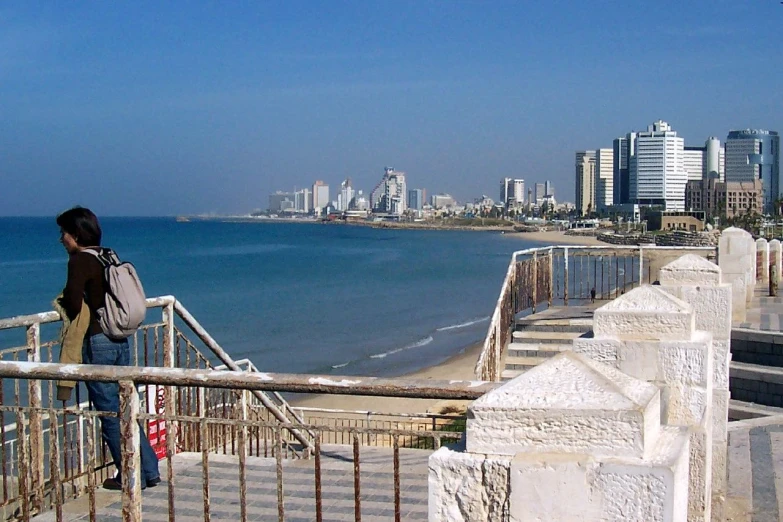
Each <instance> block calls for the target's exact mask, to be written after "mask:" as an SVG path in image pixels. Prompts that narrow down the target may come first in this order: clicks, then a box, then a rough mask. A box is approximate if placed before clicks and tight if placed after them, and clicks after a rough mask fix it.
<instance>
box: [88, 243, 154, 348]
mask: <svg viewBox="0 0 783 522" xmlns="http://www.w3.org/2000/svg"><path fill="white" fill-rule="evenodd" d="M82 252H87V253H89V254H92V255H94V256H95V257H96V258H97V259H98V261H100V262H101V265H103V279H104V281H105V283H106V306H105V307H104V308H99V309H98V310H97V312H98V323H99V324H100V325H101V329H103V333H104V334H106V336H107V337H109V338H111V339H125V338H126V337H130V336H131V335H133V334H134V333H135V332H136V330H138V329H139V326H141V323H143V322H144V318H145V316H146V315H147V300H146V297H145V296H144V288H143V287H142V286H141V281H140V280H139V276H138V274H137V273H136V268H135V267H134V266H133V265H132V264H131V263H128V262H124V263H123V262H121V261H120V258H119V257H117V254H115V253H114V251H113V250H111V249H110V248H101V251H100V253H99V252H96V251H95V250H92V249H90V248H85V249H84V250H82Z"/></svg>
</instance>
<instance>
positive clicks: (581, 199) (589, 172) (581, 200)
mask: <svg viewBox="0 0 783 522" xmlns="http://www.w3.org/2000/svg"><path fill="white" fill-rule="evenodd" d="M575 196H576V198H575V199H576V211H577V212H578V213H579V214H580V215H585V214H589V213H591V212H593V211H594V210H595V151H594V150H585V151H578V152H577V153H576V191H575Z"/></svg>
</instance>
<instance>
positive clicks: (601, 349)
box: [572, 337, 647, 380]
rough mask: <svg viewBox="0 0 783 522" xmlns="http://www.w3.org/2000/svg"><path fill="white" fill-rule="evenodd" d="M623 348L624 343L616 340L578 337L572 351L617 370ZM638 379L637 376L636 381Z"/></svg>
mask: <svg viewBox="0 0 783 522" xmlns="http://www.w3.org/2000/svg"><path fill="white" fill-rule="evenodd" d="M624 346H625V343H624V342H623V341H619V340H617V339H608V338H603V339H596V338H593V337H578V338H576V339H574V344H573V347H572V350H573V351H574V353H580V354H582V355H585V356H587V357H589V358H590V359H592V360H594V361H598V362H600V363H604V364H608V365H609V366H612V367H614V368H617V364H618V361H619V358H620V352H621V351H622V349H623V347H624ZM640 378H641V377H638V376H637V379H640ZM644 380H647V379H644Z"/></svg>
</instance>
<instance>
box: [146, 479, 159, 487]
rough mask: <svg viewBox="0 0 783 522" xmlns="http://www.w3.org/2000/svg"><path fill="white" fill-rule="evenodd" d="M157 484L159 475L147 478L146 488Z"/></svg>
mask: <svg viewBox="0 0 783 522" xmlns="http://www.w3.org/2000/svg"><path fill="white" fill-rule="evenodd" d="M158 484H160V477H155V478H154V479H149V480H148V481H147V487H148V488H154V487H155V486H157V485H158Z"/></svg>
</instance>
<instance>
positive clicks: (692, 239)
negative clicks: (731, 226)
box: [598, 230, 720, 247]
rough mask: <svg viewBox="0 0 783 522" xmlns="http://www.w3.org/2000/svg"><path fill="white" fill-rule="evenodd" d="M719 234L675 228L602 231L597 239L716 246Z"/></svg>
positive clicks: (665, 244)
mask: <svg viewBox="0 0 783 522" xmlns="http://www.w3.org/2000/svg"><path fill="white" fill-rule="evenodd" d="M719 238H720V234H718V233H716V232H685V231H683V230H675V231H672V232H667V233H665V234H614V233H603V234H599V235H598V240H599V241H602V242H604V243H609V244H612V245H626V246H634V245H649V244H654V245H656V246H683V247H704V246H707V247H714V246H717V244H718V240H719Z"/></svg>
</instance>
